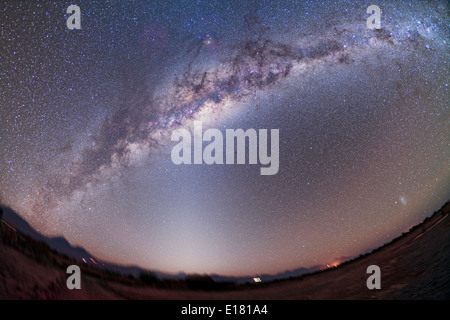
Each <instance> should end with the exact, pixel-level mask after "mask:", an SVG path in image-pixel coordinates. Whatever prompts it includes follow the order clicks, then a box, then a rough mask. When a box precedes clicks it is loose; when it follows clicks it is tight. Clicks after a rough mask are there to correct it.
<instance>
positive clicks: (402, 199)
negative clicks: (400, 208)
mask: <svg viewBox="0 0 450 320" xmlns="http://www.w3.org/2000/svg"><path fill="white" fill-rule="evenodd" d="M399 200H400V202H401V204H403V205H405V204H406V198H405V197H404V196H400V198H399Z"/></svg>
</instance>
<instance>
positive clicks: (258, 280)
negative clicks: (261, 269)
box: [253, 277, 261, 282]
mask: <svg viewBox="0 0 450 320" xmlns="http://www.w3.org/2000/svg"><path fill="white" fill-rule="evenodd" d="M253 281H255V282H261V279H260V278H259V277H258V278H253Z"/></svg>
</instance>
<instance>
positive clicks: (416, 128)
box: [0, 0, 450, 276]
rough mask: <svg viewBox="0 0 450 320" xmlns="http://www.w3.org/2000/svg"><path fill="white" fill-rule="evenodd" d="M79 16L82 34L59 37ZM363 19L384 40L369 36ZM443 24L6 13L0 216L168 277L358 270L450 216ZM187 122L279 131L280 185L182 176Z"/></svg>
mask: <svg viewBox="0 0 450 320" xmlns="http://www.w3.org/2000/svg"><path fill="white" fill-rule="evenodd" d="M71 4H76V5H78V6H79V7H80V9H81V16H82V22H81V25H82V28H81V30H68V28H67V27H66V19H67V17H68V15H67V14H66V13H65V12H66V9H67V7H68V6H69V5H71ZM371 4H376V5H378V6H379V7H380V8H381V9H382V22H381V26H382V28H381V29H380V30H370V29H368V28H367V25H366V19H367V18H368V16H369V15H368V14H367V13H366V9H367V7H368V6H369V5H371ZM448 12H449V4H448V2H447V1H430V2H428V1H376V2H373V1H370V2H368V1H342V0H336V1H330V2H328V1H324V2H319V1H298V0H295V1H288V0H283V1H271V0H267V1H266V0H258V1H237V0H232V1H217V0H216V1H204V0H197V1H181V0H178V1H176V0H170V1H138V0H136V1H82V0H80V1H77V2H76V3H72V2H67V1H37V0H35V1H31V0H24V1H2V2H0V48H1V59H0V87H1V90H0V150H2V152H1V154H0V203H2V204H4V205H8V206H10V207H11V208H13V209H14V210H16V211H17V212H18V213H19V214H20V215H21V216H22V217H24V218H25V219H26V220H27V221H28V222H29V223H30V224H31V225H32V226H33V227H34V228H36V229H37V230H38V231H40V232H41V233H43V234H45V235H49V236H56V235H62V236H64V237H65V238H66V239H67V240H68V241H69V242H70V243H71V244H73V245H79V246H83V247H85V248H86V249H87V250H88V251H89V252H91V253H92V254H94V255H96V256H97V257H98V258H100V259H102V260H105V261H111V262H115V263H119V264H126V265H138V266H141V267H144V268H149V269H156V270H161V271H165V272H173V273H175V272H179V271H183V272H187V273H193V272H196V273H219V274H223V275H234V276H238V275H253V274H257V273H278V272H282V271H284V270H288V269H294V268H298V267H311V266H315V265H326V264H328V263H332V262H333V261H336V260H340V259H345V257H353V256H357V255H359V254H361V253H363V252H365V251H366V250H368V249H371V248H375V247H378V246H380V245H382V244H384V243H386V242H388V241H390V240H391V239H393V238H395V237H397V236H398V235H400V234H401V233H402V232H404V231H406V230H408V229H409V227H411V226H413V225H414V224H416V223H418V222H420V221H422V220H423V219H424V218H425V217H426V216H428V215H430V214H431V213H432V212H433V211H434V210H436V209H437V208H439V207H440V206H441V205H442V204H443V203H444V202H445V201H446V200H448V198H449V190H450V186H449V182H450V179H449V178H450V170H449V151H450V150H449V140H448V137H449V136H450V135H449V129H448V128H449V127H450V126H449V112H448V104H449V94H448V79H449V77H448V75H449V37H448V36H449V29H448V28H449V19H448ZM196 120H201V121H203V127H204V130H206V129H208V128H217V129H219V130H221V131H222V132H225V130H226V129H227V128H230V129H236V128H243V129H244V130H245V129H248V128H254V129H256V130H258V129H279V130H280V156H279V158H280V169H279V172H278V173H277V174H276V175H273V176H261V175H260V174H259V170H260V166H259V165H257V166H255V165H205V164H203V165H180V166H177V165H174V164H173V163H172V161H171V157H170V153H171V149H172V147H173V146H174V143H173V142H171V141H170V136H171V133H172V131H173V130H175V129H178V128H187V129H189V130H192V128H193V122H194V121H196ZM191 132H192V131H191ZM205 145H206V144H205Z"/></svg>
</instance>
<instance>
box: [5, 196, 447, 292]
mask: <svg viewBox="0 0 450 320" xmlns="http://www.w3.org/2000/svg"><path fill="white" fill-rule="evenodd" d="M449 209H450V204H449V203H447V204H446V205H445V206H444V207H443V208H442V209H441V210H439V211H438V212H436V213H435V214H434V215H433V216H432V217H431V218H429V219H427V220H425V221H424V222H423V223H422V224H421V225H419V226H416V227H414V228H413V229H412V230H411V231H410V232H408V233H407V234H404V235H403V236H401V237H399V238H397V239H396V240H394V241H393V242H391V243H389V244H387V245H385V246H384V247H382V248H380V249H377V250H375V251H374V252H372V253H370V254H367V255H365V256H363V257H360V258H358V259H355V260H353V261H351V262H348V263H345V264H342V265H340V266H339V267H336V268H331V269H327V270H325V271H320V272H316V273H314V274H311V275H307V276H303V277H301V278H298V279H290V280H285V281H280V282H276V283H268V284H257V285H252V286H240V287H236V286H231V287H228V288H222V289H220V290H219V289H217V290H201V288H200V289H196V290H193V289H192V288H191V289H190V288H189V286H186V282H183V281H180V282H176V281H175V282H171V283H158V284H152V285H146V284H144V283H143V282H142V281H139V280H136V279H134V278H131V277H124V276H121V275H118V274H113V273H111V272H105V271H102V270H96V269H93V268H90V267H84V266H83V267H82V280H81V283H82V289H81V290H69V289H67V287H66V278H67V275H66V273H65V270H66V268H67V266H68V265H70V264H75V263H74V262H73V261H71V260H70V259H68V258H67V257H64V256H61V255H59V254H57V253H56V252H54V251H52V250H51V249H50V248H49V247H48V246H46V245H45V244H42V243H39V242H36V241H34V240H32V239H31V238H29V237H27V236H24V235H22V234H21V233H20V232H18V231H14V230H12V229H11V228H9V227H8V226H6V225H5V224H4V223H0V238H1V242H0V299H187V300H196V299H201V300H203V299H217V300H221V299H224V300H241V299H254V300H259V299H274V300H275V299H276V300H280V299H450V271H449V270H450V219H449V218H448V215H449ZM369 265H378V266H379V267H380V268H381V290H369V289H367V286H366V280H367V278H368V276H369V275H368V274H366V270H367V267H368V266H369Z"/></svg>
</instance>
